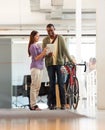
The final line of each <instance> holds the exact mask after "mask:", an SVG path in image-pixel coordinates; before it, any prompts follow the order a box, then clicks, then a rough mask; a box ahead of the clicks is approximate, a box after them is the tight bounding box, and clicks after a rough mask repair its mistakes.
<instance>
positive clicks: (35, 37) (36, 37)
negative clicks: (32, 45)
mask: <svg viewBox="0 0 105 130" xmlns="http://www.w3.org/2000/svg"><path fill="white" fill-rule="evenodd" d="M39 37H40V36H39V33H37V34H36V35H35V36H34V40H35V42H38V41H39Z"/></svg>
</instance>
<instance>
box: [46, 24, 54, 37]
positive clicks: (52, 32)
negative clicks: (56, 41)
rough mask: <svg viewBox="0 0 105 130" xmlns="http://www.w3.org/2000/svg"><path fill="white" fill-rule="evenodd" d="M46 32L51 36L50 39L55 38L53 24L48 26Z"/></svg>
mask: <svg viewBox="0 0 105 130" xmlns="http://www.w3.org/2000/svg"><path fill="white" fill-rule="evenodd" d="M46 30H47V33H48V35H49V36H50V38H54V37H55V27H54V25H53V24H48V25H47V26H46Z"/></svg>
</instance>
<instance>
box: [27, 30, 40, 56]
mask: <svg viewBox="0 0 105 130" xmlns="http://www.w3.org/2000/svg"><path fill="white" fill-rule="evenodd" d="M37 33H38V31H35V30H33V31H32V32H31V34H30V39H29V44H28V54H29V56H30V55H31V54H30V46H31V44H33V43H34V36H35V35H36V34H37Z"/></svg>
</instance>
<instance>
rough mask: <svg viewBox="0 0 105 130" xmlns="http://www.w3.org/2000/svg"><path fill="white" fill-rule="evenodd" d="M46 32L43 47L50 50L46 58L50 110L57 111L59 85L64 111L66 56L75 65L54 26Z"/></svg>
mask: <svg viewBox="0 0 105 130" xmlns="http://www.w3.org/2000/svg"><path fill="white" fill-rule="evenodd" d="M46 30H47V33H48V36H46V37H45V38H44V39H43V45H42V47H43V48H45V47H47V46H48V48H49V50H50V51H49V52H48V53H47V54H46V56H45V65H46V68H47V72H48V76H49V80H50V89H49V94H48V106H49V109H51V110H52V109H56V94H55V86H56V83H57V84H58V86H59V94H60V104H61V109H62V110H64V109H65V92H64V74H63V73H62V72H61V66H62V65H64V55H65V56H66V57H67V58H68V60H69V61H70V62H72V63H73V61H72V59H71V57H70V56H69V53H68V51H67V48H66V46H65V42H64V39H63V37H62V36H61V35H57V34H56V33H55V27H54V25H53V24H48V25H47V26H46ZM52 45H53V46H52ZM50 47H51V48H50ZM52 47H53V50H52ZM56 76H57V77H56Z"/></svg>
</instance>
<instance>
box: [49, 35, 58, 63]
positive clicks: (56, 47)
mask: <svg viewBox="0 0 105 130" xmlns="http://www.w3.org/2000/svg"><path fill="white" fill-rule="evenodd" d="M52 41H53V39H50V43H51V42H52ZM53 44H54V50H53V65H56V64H57V56H58V37H57V38H56V40H55V41H54V43H53Z"/></svg>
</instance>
